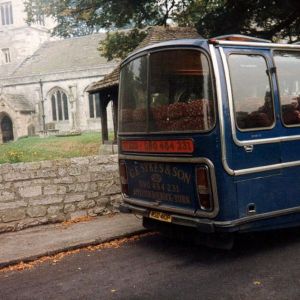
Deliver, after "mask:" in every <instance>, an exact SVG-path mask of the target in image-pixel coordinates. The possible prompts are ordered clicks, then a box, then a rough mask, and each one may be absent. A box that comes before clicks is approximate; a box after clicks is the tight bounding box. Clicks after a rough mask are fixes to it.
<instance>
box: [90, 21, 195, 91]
mask: <svg viewBox="0 0 300 300" xmlns="http://www.w3.org/2000/svg"><path fill="white" fill-rule="evenodd" d="M200 37H201V36H200V35H199V34H198V32H197V30H196V29H195V28H192V27H164V26H154V27H151V28H150V29H149V31H148V34H147V36H146V37H145V38H144V40H143V41H142V42H141V43H140V44H139V45H138V46H137V47H136V48H135V50H134V51H136V50H138V49H141V48H144V47H146V46H150V45H153V44H155V43H159V42H163V41H170V40H176V39H187V38H189V39H192V38H200ZM119 73H120V65H118V66H117V67H116V68H115V69H114V70H113V71H112V72H111V73H109V74H107V75H106V76H104V78H103V79H102V80H99V81H97V82H94V83H92V84H91V85H90V86H89V87H88V88H87V91H88V92H90V93H96V92H98V91H100V90H102V89H105V88H109V87H113V86H116V85H118V84H119Z"/></svg>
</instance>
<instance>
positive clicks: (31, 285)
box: [0, 229, 300, 300]
mask: <svg viewBox="0 0 300 300" xmlns="http://www.w3.org/2000/svg"><path fill="white" fill-rule="evenodd" d="M0 298H1V299H31V300H32V299H172V300H174V299H273V300H274V299H299V298H300V229H297V230H288V231H280V232H279V231H277V232H273V233H267V234H256V235H254V236H253V235H244V236H243V237H241V238H239V239H238V241H237V243H236V245H235V247H234V249H233V250H231V251H226V250H217V249H209V248H206V247H203V246H196V245H192V244H189V243H187V242H178V241H173V240H169V239H167V238H165V237H162V236H161V235H159V234H155V235H152V236H146V237H143V238H142V239H140V240H138V241H135V242H128V243H126V244H124V245H123V246H121V247H120V248H117V249H114V248H112V249H104V250H97V251H81V252H80V253H78V254H74V255H70V256H67V257H65V258H64V259H63V260H61V261H60V262H57V263H53V262H47V263H43V264H41V265H39V266H37V267H35V268H33V269H31V270H25V271H13V272H11V271H10V272H5V273H0Z"/></svg>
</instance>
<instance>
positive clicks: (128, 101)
mask: <svg viewBox="0 0 300 300" xmlns="http://www.w3.org/2000/svg"><path fill="white" fill-rule="evenodd" d="M149 68H150V70H147V58H146V56H143V57H139V58H136V59H135V60H133V61H131V62H129V63H128V64H127V65H125V66H124V67H123V68H122V70H121V80H120V127H119V130H120V132H122V133H123V132H126V133H134V132H138V133H145V132H182V131H208V130H210V129H212V128H213V126H214V124H215V103H214V96H213V84H212V79H211V72H210V67H209V61H208V58H207V57H206V55H204V54H203V53H202V52H200V51H198V50H165V51H158V52H154V53H150V58H149ZM148 74H149V82H147V75H148ZM147 89H148V90H147Z"/></svg>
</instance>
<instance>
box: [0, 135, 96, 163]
mask: <svg viewBox="0 0 300 300" xmlns="http://www.w3.org/2000/svg"><path fill="white" fill-rule="evenodd" d="M100 145H101V133H100V132H89V133H83V134H81V135H79V136H69V137H55V136H50V137H46V138H40V137H28V138H22V139H19V140H17V141H15V142H10V143H6V144H1V145H0V164H3V163H16V162H29V161H40V160H52V159H60V158H70V157H78V156H88V155H97V154H98V153H99V147H100Z"/></svg>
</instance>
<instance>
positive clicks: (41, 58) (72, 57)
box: [12, 33, 107, 77]
mask: <svg viewBox="0 0 300 300" xmlns="http://www.w3.org/2000/svg"><path fill="white" fill-rule="evenodd" d="M104 38H105V33H97V34H92V35H87V36H83V37H77V38H69V39H63V40H57V41H49V42H45V43H44V44H42V46H41V47H40V48H39V49H38V50H37V51H36V52H35V53H34V54H33V55H31V56H29V57H28V58H27V59H25V60H24V61H23V63H22V64H21V65H20V66H19V67H18V68H17V69H16V70H15V71H14V72H13V73H12V77H19V76H32V75H46V74H54V73H55V74H57V73H60V72H68V71H70V72H71V71H79V70H87V69H92V68H96V67H99V66H101V65H106V64H107V59H106V58H104V57H103V56H101V55H100V52H99V51H98V50H97V48H98V46H99V42H100V41H101V40H103V39H104Z"/></svg>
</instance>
